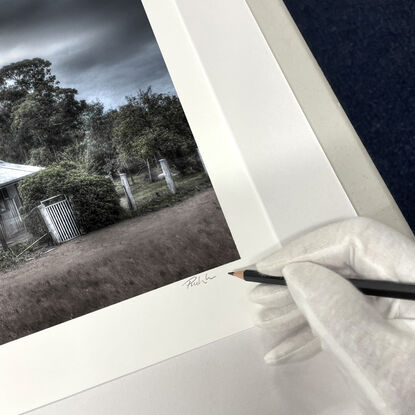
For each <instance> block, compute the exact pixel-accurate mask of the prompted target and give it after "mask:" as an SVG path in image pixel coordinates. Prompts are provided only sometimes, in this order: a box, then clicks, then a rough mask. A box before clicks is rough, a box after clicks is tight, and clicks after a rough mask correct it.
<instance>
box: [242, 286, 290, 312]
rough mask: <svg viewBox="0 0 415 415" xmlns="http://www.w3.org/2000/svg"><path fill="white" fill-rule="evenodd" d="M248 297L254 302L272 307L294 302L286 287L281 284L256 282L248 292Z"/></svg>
mask: <svg viewBox="0 0 415 415" xmlns="http://www.w3.org/2000/svg"><path fill="white" fill-rule="evenodd" d="M249 299H250V300H251V301H252V302H254V303H257V304H261V305H265V306H266V305H270V306H273V307H284V306H286V305H288V304H294V300H293V298H292V297H291V294H290V292H289V291H288V288H287V287H284V286H282V285H272V284H258V285H257V286H255V287H254V288H253V290H252V291H251V292H250V293H249Z"/></svg>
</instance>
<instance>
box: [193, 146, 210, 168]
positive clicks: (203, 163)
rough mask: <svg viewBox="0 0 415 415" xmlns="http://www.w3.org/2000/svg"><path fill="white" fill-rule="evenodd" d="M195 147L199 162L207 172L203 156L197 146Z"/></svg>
mask: <svg viewBox="0 0 415 415" xmlns="http://www.w3.org/2000/svg"><path fill="white" fill-rule="evenodd" d="M196 148H197V154H198V155H199V158H200V162H201V163H202V166H203V170H204V171H205V173H206V174H208V172H207V170H206V166H205V162H204V161H203V157H202V155H201V154H200V150H199V147H196Z"/></svg>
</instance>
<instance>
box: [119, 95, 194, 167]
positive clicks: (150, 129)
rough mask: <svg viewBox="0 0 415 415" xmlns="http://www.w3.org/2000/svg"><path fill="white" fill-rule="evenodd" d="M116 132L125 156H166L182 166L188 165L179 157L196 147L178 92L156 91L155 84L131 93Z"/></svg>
mask: <svg viewBox="0 0 415 415" xmlns="http://www.w3.org/2000/svg"><path fill="white" fill-rule="evenodd" d="M115 136H116V141H117V145H118V147H119V149H120V152H121V155H122V156H124V157H131V156H132V155H133V156H135V157H136V158H137V159H142V160H145V159H147V158H151V157H157V158H161V157H165V158H168V159H169V160H171V161H172V162H173V163H175V164H176V167H177V168H178V169H179V170H182V169H183V167H184V166H182V165H181V164H180V163H179V160H180V159H182V158H184V157H186V156H189V155H190V154H192V153H194V152H195V149H196V144H195V142H194V139H193V135H192V133H191V130H190V127H189V124H188V123H187V120H186V117H185V114H184V112H183V109H182V107H181V105H180V101H179V99H178V98H177V96H174V95H167V94H157V93H153V92H152V90H151V88H148V89H147V90H146V91H139V93H138V94H137V96H132V97H127V104H126V105H123V106H121V107H120V108H119V112H118V117H117V125H116V129H115Z"/></svg>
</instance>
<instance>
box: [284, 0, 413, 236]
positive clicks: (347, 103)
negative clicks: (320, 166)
mask: <svg viewBox="0 0 415 415" xmlns="http://www.w3.org/2000/svg"><path fill="white" fill-rule="evenodd" d="M284 2H285V4H286V6H287V8H288V10H289V11H290V13H291V15H292V17H293V19H294V21H295V22H296V24H297V26H298V27H299V29H300V31H301V33H302V35H303V37H304V39H305V40H306V42H307V44H308V46H309V48H310V49H311V51H312V53H313V54H314V56H315V58H316V59H317V62H318V63H319V65H320V67H321V69H322V70H323V72H324V74H325V76H326V78H327V79H328V81H329V83H330V85H331V87H332V88H333V90H334V92H335V94H336V95H337V98H338V99H339V101H340V103H341V104H342V106H343V108H344V110H345V111H346V113H347V115H348V117H349V119H350V121H351V122H352V124H353V126H354V128H355V129H356V131H357V133H358V135H359V137H360V138H361V140H362V142H363V144H364V145H365V147H366V149H367V151H368V152H369V154H370V156H371V157H372V160H373V161H374V163H375V165H376V167H377V168H378V170H379V172H380V174H381V175H382V177H383V179H384V181H385V182H386V184H387V186H388V188H389V190H390V191H391V193H392V195H393V196H394V198H395V200H396V202H397V203H398V205H399V207H400V209H401V211H402V213H403V214H404V216H405V217H406V219H407V221H408V223H409V225H410V226H411V228H412V230H413V231H415V211H414V209H413V206H414V202H415V163H414V161H415V141H414V140H415V73H414V72H415V3H414V2H413V1H403V0H390V1H387V0H383V1H382V0H337V1H327V0H284Z"/></svg>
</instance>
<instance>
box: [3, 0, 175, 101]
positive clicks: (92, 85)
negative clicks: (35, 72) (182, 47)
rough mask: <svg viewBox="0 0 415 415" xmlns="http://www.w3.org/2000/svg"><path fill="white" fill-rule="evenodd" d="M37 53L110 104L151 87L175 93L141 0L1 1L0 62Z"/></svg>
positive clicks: (83, 91) (62, 76)
mask: <svg viewBox="0 0 415 415" xmlns="http://www.w3.org/2000/svg"><path fill="white" fill-rule="evenodd" d="M33 57H42V58H45V59H48V60H50V61H51V62H52V63H53V71H54V73H55V74H56V75H57V78H58V79H59V80H60V81H61V83H62V85H64V86H68V87H75V88H77V89H78V91H79V96H80V97H81V98H85V99H87V100H96V99H100V100H102V101H103V102H104V103H105V104H106V106H107V107H114V106H117V105H120V104H122V103H123V102H124V96H125V95H131V94H133V93H135V92H136V91H137V90H138V89H145V88H147V87H148V86H150V85H152V86H153V89H154V90H155V91H159V92H173V91H174V88H173V86H172V84H171V81H170V78H169V76H168V73H167V70H166V68H165V65H164V62H163V59H162V57H161V54H160V52H159V49H158V46H157V43H156V41H155V39H154V36H153V34H152V31H151V28H150V25H149V23H148V21H147V18H146V16H145V13H144V10H143V8H142V6H141V2H140V1H139V0H0V66H3V65H6V64H9V63H11V62H16V61H19V60H21V59H26V58H33Z"/></svg>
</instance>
